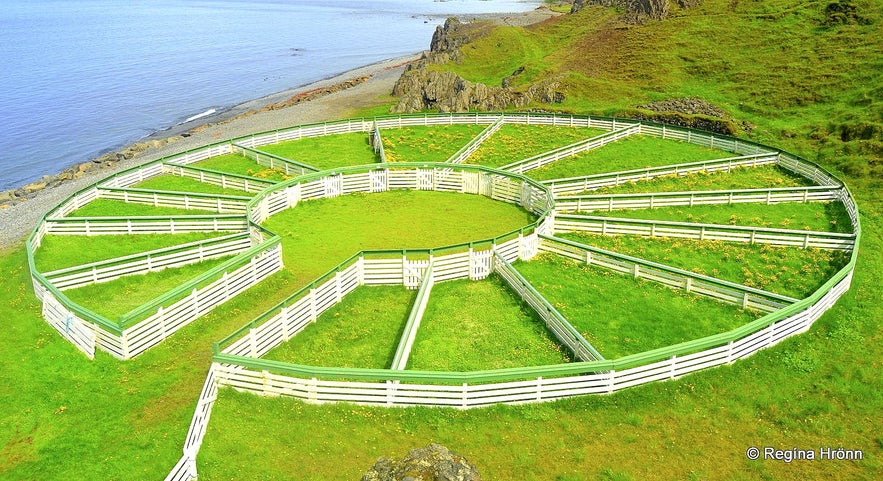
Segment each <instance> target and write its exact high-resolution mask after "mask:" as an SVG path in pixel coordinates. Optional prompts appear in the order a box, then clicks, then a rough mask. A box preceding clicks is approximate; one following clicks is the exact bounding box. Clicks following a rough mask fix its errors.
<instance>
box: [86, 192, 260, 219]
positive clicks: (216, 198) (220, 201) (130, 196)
mask: <svg viewBox="0 0 883 481" xmlns="http://www.w3.org/2000/svg"><path fill="white" fill-rule="evenodd" d="M98 197H99V198H101V199H111V200H121V201H124V202H130V203H133V204H145V205H152V206H154V207H179V208H184V209H199V210H210V211H215V212H218V213H220V214H225V213H227V214H244V213H245V204H246V203H247V202H248V201H249V200H250V199H251V197H246V196H240V195H223V194H202V193H196V192H186V193H185V192H177V191H170V190H159V189H133V188H123V187H104V186H102V187H100V188H99V190H98Z"/></svg>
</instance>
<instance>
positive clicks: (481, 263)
mask: <svg viewBox="0 0 883 481" xmlns="http://www.w3.org/2000/svg"><path fill="white" fill-rule="evenodd" d="M493 256H494V251H493V250H490V249H488V250H486V251H473V250H470V251H469V278H470V279H472V280H474V281H477V280H480V279H484V278H486V277H487V276H489V275H491V267H492V265H493V259H494V257H493Z"/></svg>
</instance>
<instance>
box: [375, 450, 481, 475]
mask: <svg viewBox="0 0 883 481" xmlns="http://www.w3.org/2000/svg"><path fill="white" fill-rule="evenodd" d="M362 481H481V476H479V474H478V471H477V470H476V469H475V466H473V465H472V464H470V463H469V461H467V460H466V459H465V458H463V457H462V456H460V455H458V454H455V453H452V452H451V451H450V450H449V449H448V448H446V447H444V446H442V445H440V444H430V445H429V446H426V447H425V448H418V449H412V450H411V451H410V452H409V453H408V455H407V456H405V457H404V458H403V459H401V460H393V459H388V458H384V457H381V458H380V459H378V460H377V462H376V463H374V467H373V468H371V469H370V470H369V471H368V472H367V473H365V475H364V476H362Z"/></svg>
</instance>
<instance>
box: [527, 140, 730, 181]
mask: <svg viewBox="0 0 883 481" xmlns="http://www.w3.org/2000/svg"><path fill="white" fill-rule="evenodd" d="M733 155H735V154H733V153H731V152H727V151H724V150H718V149H709V148H708V147H702V146H699V145H694V144H688V143H686V142H678V141H675V140H663V139H660V138H657V137H647V136H642V135H638V136H631V137H626V138H624V139H622V140H618V141H616V142H614V143H612V144H607V145H605V146H604V147H602V148H600V149H594V150H589V151H587V152H583V153H581V154H577V155H574V156H572V157H567V158H565V159H561V160H559V161H557V162H553V163H551V164H548V165H546V166H543V167H540V168H539V169H535V170H532V171H530V172H529V173H528V175H530V176H531V177H533V178H534V179H539V180H549V179H560V178H564V177H577V176H581V175H591V174H603V173H606V172H617V171H620V170H631V169H641V168H644V167H657V166H660V165H670V164H681V163H685V162H697V161H700V160H712V159H722V158H726V157H732V156H733Z"/></svg>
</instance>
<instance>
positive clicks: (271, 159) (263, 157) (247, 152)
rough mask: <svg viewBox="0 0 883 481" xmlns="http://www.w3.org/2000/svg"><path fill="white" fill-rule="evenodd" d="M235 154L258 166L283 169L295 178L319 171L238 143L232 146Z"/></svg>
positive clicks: (286, 173)
mask: <svg viewBox="0 0 883 481" xmlns="http://www.w3.org/2000/svg"><path fill="white" fill-rule="evenodd" d="M231 145H232V150H233V152H236V153H239V154H241V155H243V156H244V157H246V158H249V159H252V160H254V161H255V162H256V163H257V164H258V165H261V166H264V167H269V168H271V169H282V171H283V172H284V173H285V175H289V176H295V175H303V174H308V173H310V172H318V171H319V169H317V168H316V167H313V166H311V165H307V164H303V163H301V162H297V161H294V160H291V159H286V158H285V157H281V156H278V155H274V154H270V153H268V152H264V151H261V150H256V149H253V148H251V147H246V146H244V145H240V144H237V143H234V144H231Z"/></svg>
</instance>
